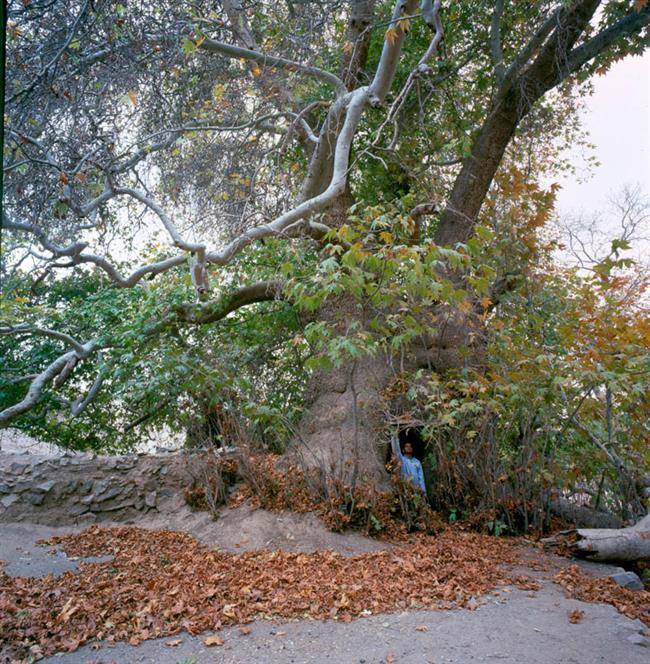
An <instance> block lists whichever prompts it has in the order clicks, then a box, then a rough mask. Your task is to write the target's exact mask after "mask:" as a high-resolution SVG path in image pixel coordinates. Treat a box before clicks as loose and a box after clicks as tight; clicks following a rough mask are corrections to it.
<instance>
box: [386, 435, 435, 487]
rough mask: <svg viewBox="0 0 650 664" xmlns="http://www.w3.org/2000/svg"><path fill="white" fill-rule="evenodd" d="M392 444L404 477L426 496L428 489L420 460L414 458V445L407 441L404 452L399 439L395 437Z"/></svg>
mask: <svg viewBox="0 0 650 664" xmlns="http://www.w3.org/2000/svg"><path fill="white" fill-rule="evenodd" d="M391 444H392V447H393V454H394V455H395V458H396V459H399V462H400V471H401V473H402V475H403V476H404V477H405V478H406V479H407V480H408V481H409V482H411V484H412V485H413V486H415V487H417V488H418V489H421V490H422V492H423V493H424V495H425V496H426V495H427V487H426V484H425V483H424V472H423V471H422V464H421V463H420V460H419V459H417V458H416V457H415V456H413V451H414V450H413V443H412V442H411V441H410V440H406V441H405V442H404V451H402V449H401V448H400V444H399V438H398V437H397V436H393V437H392V439H391Z"/></svg>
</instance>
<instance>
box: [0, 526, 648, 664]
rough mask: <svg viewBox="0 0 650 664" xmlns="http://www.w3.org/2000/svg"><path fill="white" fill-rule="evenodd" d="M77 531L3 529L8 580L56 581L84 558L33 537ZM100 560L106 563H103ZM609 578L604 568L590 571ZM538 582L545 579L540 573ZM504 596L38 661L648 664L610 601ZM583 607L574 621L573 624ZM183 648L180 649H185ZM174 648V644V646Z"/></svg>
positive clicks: (644, 640) (88, 649) (642, 639)
mask: <svg viewBox="0 0 650 664" xmlns="http://www.w3.org/2000/svg"><path fill="white" fill-rule="evenodd" d="M71 530H74V529H72V528H67V529H64V528H48V527H47V526H33V525H31V524H25V523H20V524H0V559H2V560H5V561H7V563H8V564H7V567H6V571H7V572H8V573H9V574H12V575H20V576H37V575H42V574H48V573H53V574H60V573H62V572H63V571H65V570H68V569H74V568H75V567H76V565H77V562H78V561H75V560H70V559H68V558H66V556H65V555H64V554H62V553H53V552H52V551H51V550H49V549H48V548H47V547H42V546H38V545H36V544H35V542H36V540H38V539H40V538H43V537H49V536H52V535H55V534H62V533H63V532H70V531H71ZM102 560H103V559H102ZM591 569H592V571H595V572H596V573H600V574H603V573H606V572H607V571H608V568H607V567H606V566H602V565H600V566H591ZM537 576H539V573H537ZM508 590H511V592H506V591H504V590H501V591H498V594H497V593H495V594H493V595H491V596H489V597H488V598H484V599H485V600H486V601H485V602H483V603H482V604H481V605H480V606H479V607H478V609H476V610H475V611H469V610H455V611H409V612H404V613H395V614H381V615H376V616H369V617H366V618H362V619H359V620H355V621H353V622H350V623H339V622H334V621H327V622H319V621H311V620H303V621H295V622H288V623H279V622H273V621H256V622H254V623H251V624H250V625H248V627H249V628H250V633H248V634H243V633H242V632H241V631H240V629H239V628H230V629H225V630H222V631H221V632H220V633H219V636H220V637H221V638H222V639H223V640H224V644H223V645H222V646H216V647H207V646H206V645H205V644H204V639H205V638H206V637H207V636H208V634H203V635H201V636H190V635H188V634H181V635H179V636H176V637H166V638H163V639H154V640H151V641H146V642H143V643H141V644H140V645H138V646H130V645H128V644H126V643H116V644H109V643H98V644H92V645H88V646H84V647H83V648H80V649H79V650H77V651H75V652H73V653H65V654H59V655H56V656H54V657H50V658H47V659H45V660H42V661H43V662H46V663H48V664H54V663H60V664H99V663H100V662H101V663H103V664H112V663H113V662H115V663H118V664H130V663H132V662H133V663H140V662H142V663H149V662H151V663H155V664H167V663H169V664H208V663H213V662H214V663H217V662H218V663H219V664H240V663H241V664H244V663H246V664H248V663H260V664H262V663H264V664H266V663H268V662H272V663H276V662H277V663H278V664H289V663H295V664H303V663H305V664H307V663H311V662H332V663H334V664H339V663H340V664H350V663H352V664H354V663H358V664H380V663H384V664H391V663H392V662H395V663H399V664H405V663H412V664H416V663H417V664H427V663H430V662H431V663H433V662H435V664H442V663H445V664H451V663H452V662H453V663H455V664H464V663H465V662H508V663H510V662H511V663H513V664H514V663H517V664H520V663H524V662H525V663H527V664H595V663H607V664H637V663H638V664H647V662H648V661H649V660H650V648H649V647H648V646H649V645H650V639H648V637H649V636H650V634H649V633H648V632H647V630H645V628H644V626H643V624H642V623H640V622H639V621H635V620H630V619H629V618H626V617H624V616H622V615H620V614H619V613H618V612H617V611H616V610H615V609H614V608H613V607H612V606H609V605H606V604H586V603H583V602H578V601H576V600H570V599H567V598H566V597H565V596H564V593H563V591H562V589H561V588H559V587H558V586H556V585H555V584H553V583H551V582H550V581H545V582H543V586H542V588H541V590H539V591H537V592H531V591H522V590H518V589H508ZM576 608H579V609H582V610H583V611H584V618H583V619H582V621H581V622H580V623H578V624H572V623H570V622H569V620H568V614H569V613H570V612H571V611H572V610H573V609H576ZM179 641H180V642H179ZM169 644H172V645H169Z"/></svg>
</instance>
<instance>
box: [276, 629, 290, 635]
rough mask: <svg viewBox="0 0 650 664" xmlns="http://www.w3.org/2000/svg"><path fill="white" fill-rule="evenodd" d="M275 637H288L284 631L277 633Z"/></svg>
mask: <svg viewBox="0 0 650 664" xmlns="http://www.w3.org/2000/svg"><path fill="white" fill-rule="evenodd" d="M275 635H276V636H286V635H287V633H286V632H285V631H283V630H280V631H279V632H276V633H275Z"/></svg>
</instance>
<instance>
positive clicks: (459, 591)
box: [0, 527, 535, 659]
mask: <svg viewBox="0 0 650 664" xmlns="http://www.w3.org/2000/svg"><path fill="white" fill-rule="evenodd" d="M49 543H50V544H57V545H61V547H62V548H63V550H64V551H65V552H66V553H67V554H68V555H69V556H82V557H86V556H99V555H105V554H112V555H113V556H114V559H113V560H111V561H108V562H98V563H96V562H93V563H81V564H80V571H79V572H71V571H70V572H66V573H65V574H62V575H61V576H56V577H55V576H47V577H43V578H27V577H16V578H14V577H10V576H8V575H7V574H5V573H4V572H1V573H0V651H1V650H2V647H3V646H4V647H9V648H10V649H11V650H12V651H13V652H14V653H15V656H17V657H32V658H35V659H39V658H40V657H42V656H45V655H49V654H52V653H54V652H56V651H61V650H69V651H71V650H75V649H76V648H77V647H79V646H80V645H81V644H83V643H87V642H89V641H92V640H95V639H107V640H109V641H112V640H126V641H129V642H130V643H132V644H137V643H138V642H140V641H142V640H145V639H150V638H154V637H158V636H167V635H173V634H177V633H179V632H180V631H182V630H187V631H188V632H189V633H191V634H197V633H200V632H203V631H205V630H218V629H219V628H220V627H221V626H223V625H233V624H242V623H246V622H249V621H252V620H253V619H255V618H258V617H265V616H272V617H278V618H283V619H287V618H305V617H307V618H318V619H325V618H330V619H337V620H343V621H349V620H351V619H352V618H354V617H357V616H360V615H368V614H369V613H377V612H383V611H394V610H398V609H407V608H425V607H426V608H452V607H460V606H467V607H469V608H475V606H476V603H475V598H477V597H479V596H481V595H483V594H485V593H486V592H488V591H489V590H491V589H492V588H494V587H495V586H496V585H498V584H502V583H515V584H518V585H521V586H523V587H532V586H531V579H528V578H526V577H515V578H513V577H511V576H509V575H508V574H507V573H506V572H505V571H504V570H503V567H502V565H503V563H504V562H515V560H516V554H515V545H514V544H513V543H510V542H507V541H503V540H495V539H494V538H491V537H487V536H484V535H479V534H476V533H467V532H462V531H459V530H455V529H448V530H446V531H445V532H443V533H441V534H440V535H438V536H437V537H435V538H433V537H428V536H424V535H419V536H417V537H414V538H413V541H412V542H411V543H410V544H408V545H403V546H400V547H396V548H393V549H391V550H388V551H379V552H373V553H365V554H361V555H358V556H355V557H352V558H347V557H345V556H342V555H339V554H336V553H333V552H330V551H324V552H320V551H319V552H315V553H310V554H305V553H289V552H283V551H252V552H246V553H240V554H230V553H225V552H221V551H214V550H211V549H209V548H208V547H206V546H204V545H202V544H200V543H198V542H197V541H196V540H194V539H193V538H192V537H190V536H189V535H187V534H184V533H178V532H169V531H150V530H142V529H139V528H133V527H125V528H108V529H103V528H98V527H92V528H90V529H89V530H86V531H85V532H83V533H80V534H74V535H67V536H64V537H58V538H54V539H52V540H50V541H49ZM532 585H533V586H534V585H535V582H534V581H532Z"/></svg>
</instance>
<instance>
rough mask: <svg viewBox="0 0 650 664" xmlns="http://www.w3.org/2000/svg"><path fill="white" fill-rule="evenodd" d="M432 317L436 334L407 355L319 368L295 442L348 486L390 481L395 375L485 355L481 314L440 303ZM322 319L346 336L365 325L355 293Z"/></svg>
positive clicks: (305, 456)
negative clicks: (355, 324) (353, 325)
mask: <svg viewBox="0 0 650 664" xmlns="http://www.w3.org/2000/svg"><path fill="white" fill-rule="evenodd" d="M435 315H436V317H437V318H438V320H437V323H436V324H437V326H438V329H439V333H438V334H436V335H435V336H430V337H428V338H424V339H422V340H420V343H419V344H416V345H414V346H413V347H411V348H409V349H408V351H405V352H404V353H402V354H378V355H376V356H374V357H364V358H359V359H357V360H356V361H352V360H351V361H350V362H349V363H347V364H346V365H345V366H342V367H340V368H338V369H334V370H331V371H320V372H317V374H316V375H315V376H314V377H313V378H312V380H311V383H310V385H309V388H308V396H307V404H308V406H307V410H306V413H305V415H304V416H303V418H302V421H301V423H300V426H299V430H298V435H297V436H296V442H295V445H294V446H293V448H292V449H293V452H294V453H299V454H300V457H301V459H302V461H303V462H304V463H305V465H307V466H308V467H312V468H313V467H318V468H320V469H321V470H322V471H323V472H325V473H327V474H328V475H329V476H330V477H334V478H338V479H341V480H342V481H344V482H345V483H347V484H354V483H355V482H356V481H358V480H360V479H362V478H366V479H367V480H369V481H371V482H372V483H373V484H375V485H376V486H379V487H381V486H383V485H385V483H386V481H387V479H388V475H387V473H386V469H385V463H386V460H387V455H388V448H389V441H390V433H391V431H390V421H391V417H392V416H395V415H399V414H400V409H401V408H402V407H403V404H402V403H401V399H400V395H399V394H393V392H395V390H393V389H392V388H393V387H394V385H395V382H396V380H397V379H398V378H399V377H401V376H402V375H404V374H409V373H411V374H412V372H414V371H415V370H417V369H429V370H431V371H437V372H445V371H447V370H450V369H460V368H462V367H465V366H478V365H482V364H483V361H484V354H485V334H484V329H483V322H482V320H481V319H480V317H479V316H478V315H476V314H475V313H474V312H473V311H470V312H468V313H462V312H459V311H458V310H455V309H451V308H447V307H439V308H438V310H437V311H436V312H435ZM318 317H319V319H320V320H326V321H327V322H329V323H331V324H333V325H334V326H335V328H336V329H338V330H339V331H340V333H342V334H343V333H344V332H345V329H346V325H347V323H348V321H350V320H356V321H359V322H362V323H364V322H365V323H366V324H367V323H368V320H365V321H364V314H363V312H360V311H359V307H358V305H357V304H356V303H355V302H354V301H353V300H352V299H351V298H338V299H337V300H336V301H333V302H331V303H329V304H328V305H326V306H325V307H323V309H322V310H321V311H320V312H319V314H318ZM397 392H399V390H397Z"/></svg>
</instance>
